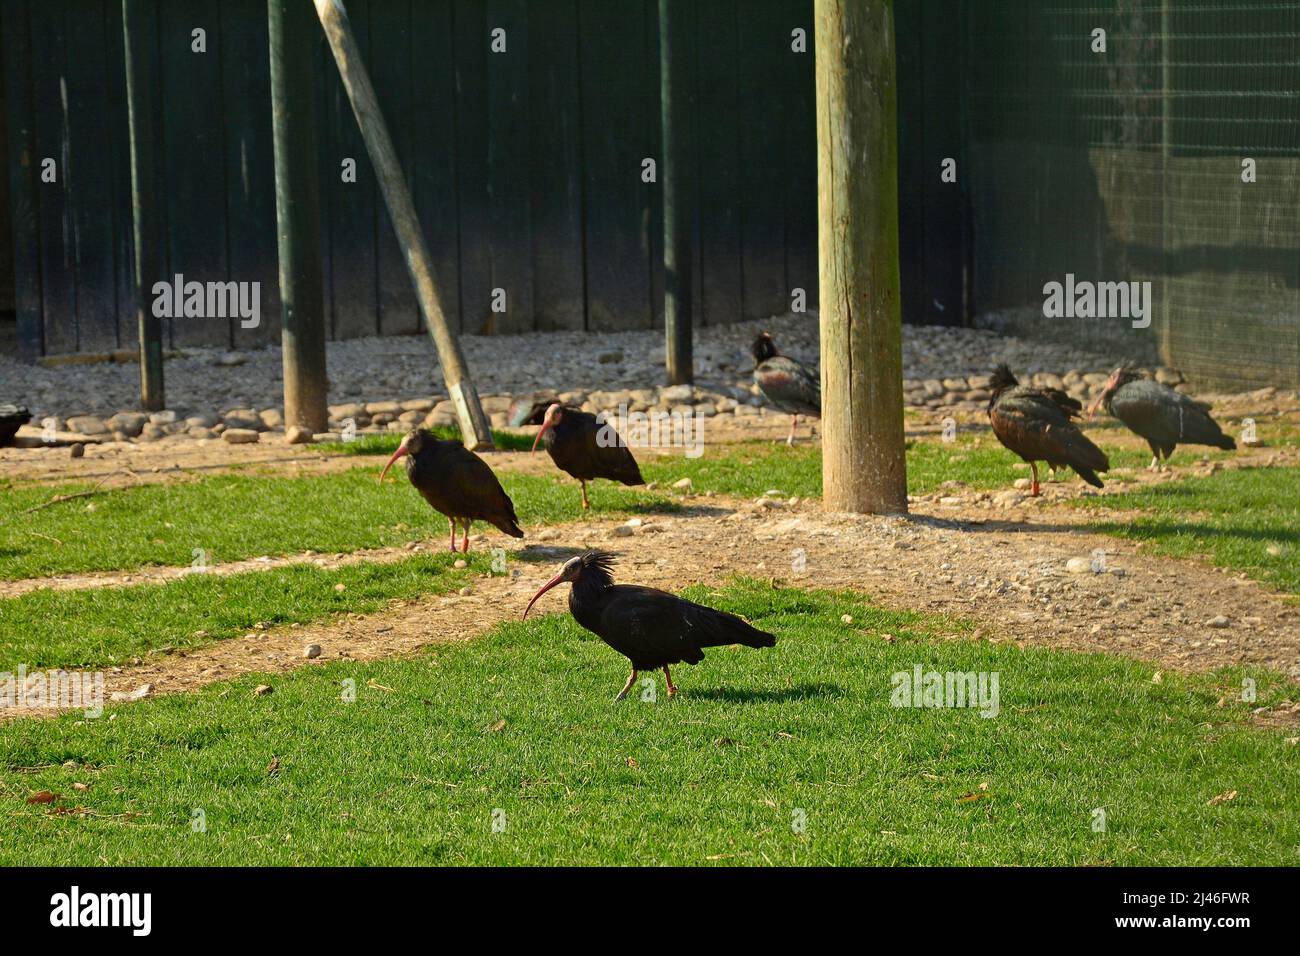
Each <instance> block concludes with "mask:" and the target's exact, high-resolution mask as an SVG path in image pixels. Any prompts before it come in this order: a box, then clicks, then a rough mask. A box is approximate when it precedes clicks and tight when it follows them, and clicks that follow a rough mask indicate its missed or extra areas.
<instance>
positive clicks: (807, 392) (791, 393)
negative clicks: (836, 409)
mask: <svg viewBox="0 0 1300 956" xmlns="http://www.w3.org/2000/svg"><path fill="white" fill-rule="evenodd" d="M749 351H750V354H751V355H753V356H754V383H755V384H756V385H758V390H759V391H760V392H762V393H763V397H764V398H766V399H767V400H768V401H769V402H771V403H772V404H773V405H775V406H776V407H777V408H778V409H780V410H781V411H783V412H785V413H787V414H788V415H789V416H790V437H789V438H787V439H786V440H785V443H786V444H787V445H793V444H794V429H795V425H796V424H798V422H799V416H800V415H813V416H815V417H817V418H821V414H822V384H821V379H819V378H818V377H817V373H816V372H815V371H814V370H813V369H810V368H809V367H808V366H807V365H804V364H803V363H802V362H796V361H795V360H794V359H792V358H787V357H786V356H784V355H782V354H780V353H779V352H777V350H776V343H774V342H773V341H772V336H770V335H768V333H766V332H763V333H760V334H759V336H758V338H756V339H754V344H753V345H751V346H750V348H749Z"/></svg>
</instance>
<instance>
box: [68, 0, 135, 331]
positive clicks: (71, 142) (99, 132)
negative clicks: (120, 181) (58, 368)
mask: <svg viewBox="0 0 1300 956" xmlns="http://www.w3.org/2000/svg"><path fill="white" fill-rule="evenodd" d="M63 7H64V12H65V15H66V17H67V18H68V19H67V20H66V24H67V44H68V46H67V51H68V59H67V68H66V70H65V71H64V73H63V77H64V80H65V82H66V90H67V93H66V95H67V110H68V117H67V135H68V160H67V163H66V168H65V169H64V170H63V175H62V179H63V186H64V189H65V191H66V193H67V198H68V206H69V210H70V213H71V224H72V236H71V240H72V257H73V263H74V267H75V282H76V284H77V291H76V301H77V348H78V350H79V351H83V352H107V351H112V350H113V349H116V348H117V347H118V344H119V343H118V338H117V281H116V280H117V275H116V269H115V264H114V262H113V217H112V202H111V195H112V191H113V188H114V185H115V184H114V183H113V181H112V178H111V175H110V174H111V172H112V167H111V166H110V164H109V162H108V157H109V153H110V148H111V146H110V142H111V140H110V137H112V136H113V135H114V134H116V135H117V136H120V135H121V133H120V131H110V130H109V128H108V100H107V97H106V95H105V83H106V81H107V78H108V65H107V63H106V57H105V54H106V50H107V43H108V40H107V37H106V35H105V20H104V7H103V3H102V2H101V0H66V2H65V3H64V4H63Z"/></svg>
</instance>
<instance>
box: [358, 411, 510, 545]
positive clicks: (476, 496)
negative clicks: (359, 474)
mask: <svg viewBox="0 0 1300 956" xmlns="http://www.w3.org/2000/svg"><path fill="white" fill-rule="evenodd" d="M399 458H405V459H406V461H405V462H404V464H405V465H406V475H407V477H408V478H410V479H411V484H413V485H414V486H415V490H416V491H418V492H419V493H420V494H421V495H422V496H423V497H424V500H425V501H427V502H429V504H430V506H432V508H433V510H434V511H438V512H440V513H441V514H442V515H444V516H445V517H446V519H447V521H448V523H449V524H450V525H451V550H452V551H453V552H454V551H455V550H456V525H457V523H458V522H461V521H463V522H464V523H465V534H464V537H463V539H462V540H461V550H462V551H463V552H466V553H468V552H469V528H470V525H471V524H473V523H474V522H475V521H486V522H487V523H488V524H490V525H493V526H494V527H496V528H498V529H499V530H501V531H502V532H504V533H505V534H508V535H510V536H511V537H512V538H522V537H523V536H524V533H523V531H522V530H521V529H520V527H519V519H518V518H517V517H516V516H515V506H514V502H512V501H511V500H510V496H509V495H507V494H506V492H505V489H504V488H502V487H501V482H499V481H497V476H496V475H494V474H493V473H492V469H491V468H489V467H488V466H487V463H486V462H485V461H483V459H482V458H480V457H479V456H478V455H476V454H474V453H473V452H472V451H470V450H469V449H468V448H466V447H465V446H464V445H462V444H461V443H460V442H458V441H441V440H439V439H437V438H434V437H433V435H432V434H431V433H430V432H428V431H426V430H425V429H423V428H413V429H411V431H410V432H408V433H407V434H406V437H404V438H403V439H402V443H401V444H400V445H398V446H397V451H395V452H393V457H392V458H389V459H388V464H386V465H384V470H383V471H382V472H380V473H379V480H380V482H381V483H382V482H383V480H384V476H385V475H387V474H388V469H389V468H391V467H392V466H393V462H395V461H397V459H399Z"/></svg>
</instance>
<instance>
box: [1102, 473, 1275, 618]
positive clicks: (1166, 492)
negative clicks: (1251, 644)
mask: <svg viewBox="0 0 1300 956" xmlns="http://www.w3.org/2000/svg"><path fill="white" fill-rule="evenodd" d="M1079 504H1080V506H1083V507H1087V508H1088V509H1089V511H1090V512H1094V513H1096V514H1097V516H1098V517H1097V521H1096V522H1095V523H1094V525H1093V527H1094V528H1095V529H1096V530H1098V531H1103V532H1105V533H1107V534H1112V535H1116V536H1118V537H1122V538H1128V539H1130V540H1133V541H1141V542H1143V543H1144V544H1145V545H1147V546H1148V547H1151V548H1154V549H1155V550H1156V551H1158V552H1159V553H1161V554H1169V555H1174V556H1176V557H1180V558H1182V557H1191V556H1196V557H1206V558H1208V559H1209V560H1210V561H1212V562H1214V564H1216V565H1218V566H1220V567H1225V568H1232V569H1234V570H1238V571H1245V572H1246V573H1247V574H1249V575H1250V576H1251V577H1253V578H1256V579H1258V580H1261V581H1264V582H1267V583H1268V584H1271V585H1272V586H1273V587H1276V588H1279V589H1281V590H1284V591H1290V592H1291V593H1292V594H1300V468H1238V469H1232V470H1228V471H1221V472H1217V473H1215V474H1213V475H1209V476H1206V477H1198V478H1185V479H1182V480H1180V481H1177V482H1168V483H1165V484H1160V485H1155V486H1152V487H1148V488H1143V489H1140V490H1138V491H1132V492H1127V493H1125V494H1118V495H1102V496H1099V497H1096V498H1088V499H1085V500H1082V501H1080V502H1079ZM1110 509H1124V510H1126V511H1128V510H1135V509H1136V510H1140V511H1141V512H1142V513H1141V514H1138V515H1136V516H1129V515H1125V516H1124V518H1123V520H1118V521H1116V520H1109V519H1107V518H1106V517H1104V515H1105V512H1106V511H1107V510H1110Z"/></svg>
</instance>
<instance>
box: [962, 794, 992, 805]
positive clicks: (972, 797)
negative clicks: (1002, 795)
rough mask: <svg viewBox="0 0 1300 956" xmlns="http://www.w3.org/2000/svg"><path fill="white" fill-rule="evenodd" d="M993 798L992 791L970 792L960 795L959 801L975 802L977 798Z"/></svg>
mask: <svg viewBox="0 0 1300 956" xmlns="http://www.w3.org/2000/svg"><path fill="white" fill-rule="evenodd" d="M992 799H993V794H991V793H968V794H966V796H964V797H958V798H957V802H958V803H974V802H975V801H976V800H992Z"/></svg>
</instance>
